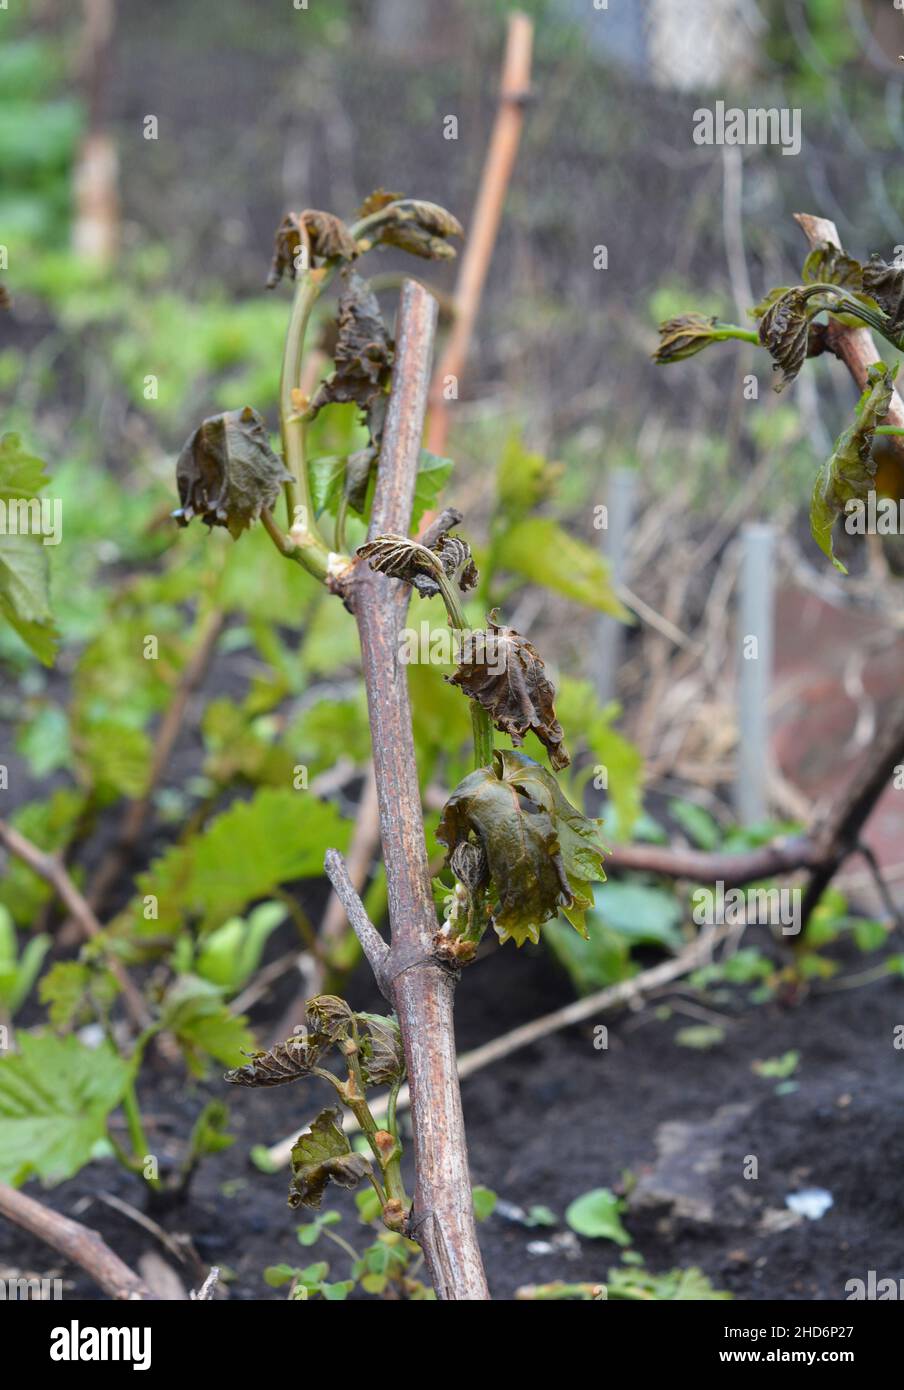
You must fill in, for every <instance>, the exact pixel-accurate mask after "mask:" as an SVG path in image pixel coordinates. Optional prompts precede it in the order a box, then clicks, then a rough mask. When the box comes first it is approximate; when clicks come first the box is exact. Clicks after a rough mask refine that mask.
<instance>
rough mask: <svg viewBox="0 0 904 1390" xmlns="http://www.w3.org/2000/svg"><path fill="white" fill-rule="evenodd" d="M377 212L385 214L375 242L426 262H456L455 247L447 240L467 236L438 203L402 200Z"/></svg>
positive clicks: (377, 230) (376, 233) (393, 202)
mask: <svg viewBox="0 0 904 1390" xmlns="http://www.w3.org/2000/svg"><path fill="white" fill-rule="evenodd" d="M374 211H382V212H384V214H385V217H384V220H383V221H382V222H381V223H380V225H379V228H378V229H376V230H375V232H374V240H375V241H377V242H381V243H382V244H383V245H385V246H397V247H398V248H399V249H400V250H401V251H409V252H410V253H411V254H412V255H414V256H421V257H422V258H423V259H424V260H428V261H450V260H453V259H454V257H455V254H456V252H455V247H454V246H451V245H450V244H449V242H448V240H447V238H448V237H450V236H456V237H460V236H464V232H463V230H462V226H461V223H460V222H459V221H458V218H457V217H453V216H452V214H451V212H447V211H446V209H445V208H442V207H440V206H439V204H437V203H427V202H424V201H423V200H421V199H417V198H400V199H398V200H395V201H392V202H389V203H385V204H382V205H381V207H380V208H375V209H374Z"/></svg>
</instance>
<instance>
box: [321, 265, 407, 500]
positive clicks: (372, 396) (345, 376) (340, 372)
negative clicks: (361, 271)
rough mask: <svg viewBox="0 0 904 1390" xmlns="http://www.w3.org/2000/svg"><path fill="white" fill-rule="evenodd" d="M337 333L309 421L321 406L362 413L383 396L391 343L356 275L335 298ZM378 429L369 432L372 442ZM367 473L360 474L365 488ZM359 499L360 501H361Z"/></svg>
mask: <svg viewBox="0 0 904 1390" xmlns="http://www.w3.org/2000/svg"><path fill="white" fill-rule="evenodd" d="M338 325H339V332H338V337H337V340H336V351H335V358H334V360H335V363H336V370H335V371H334V372H333V374H332V376H330V377H329V378H328V379H327V380H326V381H324V382H323V383H322V384H321V386H320V389H319V390H318V391H317V394H316V395H315V397H314V399H313V400H312V402H311V406H310V412H309V413H310V417H311V419H313V418H314V417H315V416H316V415H317V413H318V412H319V411H320V410H322V409H323V407H324V406H325V405H330V404H332V403H335V404H338V405H344V404H347V403H348V402H350V401H351V402H354V404H355V405H357V406H360V408H361V410H363V411H364V412H365V413H366V412H368V411H370V410H371V409H372V407H373V405H374V403H375V401H376V398H377V397H378V396H380V395H382V393H383V389H384V387H385V385H386V383H387V381H388V380H389V374H390V370H391V368H392V340H391V339H390V337H389V334H388V333H387V332H386V326H385V324H384V323H383V318H382V315H381V313H380V305H379V302H378V300H377V297H376V295H375V294H374V293H373V291H372V290H371V289H370V287H369V285H368V284H367V282H366V281H365V280H362V279H361V276H360V275H356V274H355V273H354V272H352V273H351V274H350V275H349V277H348V285H347V287H346V289H345V290H344V291H343V293H342V295H341V297H340V299H339V314H338ZM379 433H380V431H379V429H377V428H373V429H372V430H371V436H372V443H373V442H374V437H378V436H379ZM366 485H367V474H366V473H365V474H364V486H365V489H366ZM362 500H363V499H362Z"/></svg>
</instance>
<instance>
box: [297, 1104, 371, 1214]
mask: <svg viewBox="0 0 904 1390" xmlns="http://www.w3.org/2000/svg"><path fill="white" fill-rule="evenodd" d="M339 1119H340V1112H339V1111H338V1110H322V1111H321V1112H320V1114H319V1115H318V1116H317V1119H316V1120H315V1121H314V1123H313V1124H312V1125H311V1128H310V1129H308V1130H305V1132H304V1133H303V1134H300V1135H299V1136H298V1138H297V1139H296V1141H295V1143H294V1145H293V1147H292V1160H291V1161H292V1184H291V1187H290V1189H289V1206H290V1207H319V1206H320V1203H321V1201H322V1199H323V1194H324V1192H325V1191H326V1185H327V1183H329V1182H334V1183H336V1184H337V1186H339V1187H357V1186H358V1183H359V1182H360V1181H361V1179H362V1178H365V1177H367V1175H368V1174H369V1173H370V1171H371V1167H370V1164H369V1163H368V1161H367V1159H366V1158H365V1157H364V1155H363V1154H359V1153H353V1152H352V1149H351V1145H350V1144H349V1142H348V1140H347V1139H346V1137H345V1135H344V1134H343V1132H342V1130H341V1129H340V1127H339V1124H338V1121H339Z"/></svg>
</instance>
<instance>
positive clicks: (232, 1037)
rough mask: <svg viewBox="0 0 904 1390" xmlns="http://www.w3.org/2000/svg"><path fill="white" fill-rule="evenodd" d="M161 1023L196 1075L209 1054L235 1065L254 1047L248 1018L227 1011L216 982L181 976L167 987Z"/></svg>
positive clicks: (200, 1070)
mask: <svg viewBox="0 0 904 1390" xmlns="http://www.w3.org/2000/svg"><path fill="white" fill-rule="evenodd" d="M161 1023H162V1026H163V1027H164V1028H165V1029H166V1031H167V1032H170V1033H172V1034H173V1035H174V1037H175V1038H176V1041H177V1042H178V1043H179V1045H180V1047H181V1049H182V1054H183V1056H184V1058H185V1062H186V1065H187V1066H188V1069H189V1071H191V1072H192V1073H193V1074H194V1075H195V1076H203V1075H204V1073H205V1070H206V1061H207V1059H208V1058H210V1057H213V1058H215V1059H216V1061H218V1062H222V1063H223V1065H224V1066H227V1067H234V1066H238V1065H239V1063H240V1062H241V1061H242V1058H243V1057H244V1055H245V1054H246V1053H247V1052H248V1050H249V1048H251V1047H253V1046H254V1038H253V1036H252V1034H251V1033H250V1031H249V1029H248V1026H247V1020H246V1019H244V1018H242V1017H241V1016H237V1015H236V1014H233V1013H230V1011H229V1009H228V1008H227V1006H226V1005H225V1004H224V1002H223V995H222V992H221V991H220V990H219V989H218V988H217V987H216V986H215V985H212V984H210V983H208V981H206V980H201V979H199V978H197V977H195V976H192V975H183V976H181V977H180V978H179V979H178V980H177V981H176V983H175V984H174V985H172V986H171V988H170V989H169V990H168V992H167V995H166V998H165V999H164V1001H163V1008H162V1012H161Z"/></svg>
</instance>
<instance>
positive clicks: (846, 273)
mask: <svg viewBox="0 0 904 1390" xmlns="http://www.w3.org/2000/svg"><path fill="white" fill-rule="evenodd" d="M802 275H803V281H804V284H806V285H816V284H823V285H841V286H843V287H844V288H845V289H849V290H853V291H854V293H855V294H860V293H861V291H862V290H863V288H864V286H863V266H862V265H861V264H860V262H859V261H855V260H854V257H853V256H848V255H847V254H846V252H844V251H842V250H841V248H840V247H839V246H833V245H832V244H831V242H823V243H822V244H821V245H819V246H814V248H813V250H812V251H811V252H810V254H809V256H808V257H807V259H806V260H805V261H804V268H803V271H802Z"/></svg>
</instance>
